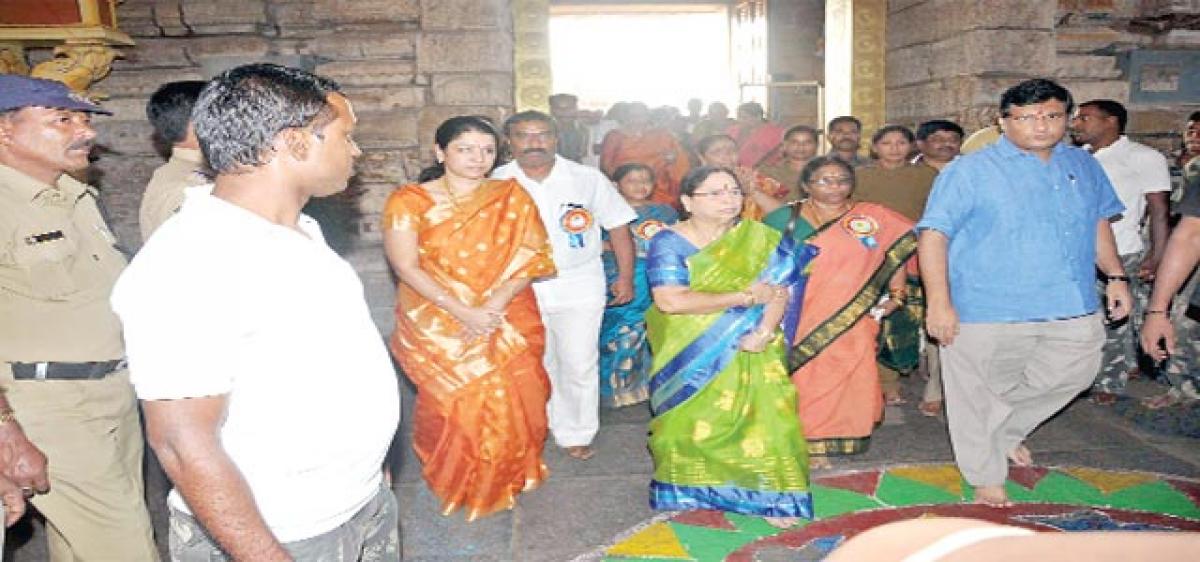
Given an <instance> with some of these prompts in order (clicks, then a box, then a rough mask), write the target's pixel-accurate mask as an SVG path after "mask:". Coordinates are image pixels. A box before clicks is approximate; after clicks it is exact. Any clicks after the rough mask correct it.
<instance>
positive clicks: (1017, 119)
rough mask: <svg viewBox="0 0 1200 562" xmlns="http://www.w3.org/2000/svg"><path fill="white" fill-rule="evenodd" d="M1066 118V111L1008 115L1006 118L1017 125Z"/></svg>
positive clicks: (1056, 120)
mask: <svg viewBox="0 0 1200 562" xmlns="http://www.w3.org/2000/svg"><path fill="white" fill-rule="evenodd" d="M1066 118H1067V114H1066V113H1062V112H1054V113H1030V114H1028V115H1013V114H1011V113H1010V114H1009V115H1008V120H1009V121H1012V122H1013V123H1017V124H1019V125H1032V124H1033V123H1034V122H1037V121H1043V122H1046V123H1059V122H1062V121H1063V120H1065V119H1066Z"/></svg>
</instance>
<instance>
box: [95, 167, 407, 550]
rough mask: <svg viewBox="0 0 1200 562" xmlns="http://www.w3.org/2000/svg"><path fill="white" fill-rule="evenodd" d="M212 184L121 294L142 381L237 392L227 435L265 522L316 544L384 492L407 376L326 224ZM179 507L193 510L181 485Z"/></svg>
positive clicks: (149, 251) (167, 227) (160, 388)
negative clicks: (253, 206)
mask: <svg viewBox="0 0 1200 562" xmlns="http://www.w3.org/2000/svg"><path fill="white" fill-rule="evenodd" d="M210 190H211V187H210V186H201V187H200V188H193V189H191V190H189V191H188V193H187V195H186V199H185V201H184V204H183V208H182V210H180V212H179V213H178V214H177V215H175V216H173V217H171V218H170V219H169V220H167V222H166V223H164V224H163V226H162V227H161V228H160V229H159V230H158V231H156V232H155V234H154V236H153V237H151V238H150V240H149V241H148V242H147V243H146V245H145V246H144V247H143V248H142V250H141V252H140V253H139V254H138V255H137V257H136V258H134V260H133V263H132V264H130V267H129V268H128V269H126V270H125V273H124V274H123V275H122V276H121V278H120V279H119V280H118V281H117V285H116V288H115V289H114V290H113V296H112V304H113V309H114V310H115V311H116V312H117V314H118V315H120V317H121V320H122V322H123V323H124V326H125V340H126V349H127V352H128V358H129V366H130V376H131V380H132V382H133V385H134V388H135V390H136V392H137V395H138V397H139V398H141V399H143V400H170V399H179V398H195V397H204V396H218V395H227V397H228V412H227V417H226V419H225V422H224V424H223V426H222V427H221V444H222V446H223V448H224V450H225V452H226V453H227V454H228V455H229V457H230V458H231V459H232V460H233V463H234V464H235V465H237V467H238V470H239V471H240V472H241V473H242V475H243V476H244V477H245V479H246V482H247V484H248V485H249V487H250V491H251V492H252V493H253V495H254V501H255V503H256V504H257V506H258V509H259V511H260V512H261V513H262V516H263V518H264V520H265V521H266V523H267V526H268V527H269V528H270V529H271V531H272V533H274V534H275V536H276V538H277V539H278V540H280V541H281V542H292V541H297V540H301V539H306V538H310V537H314V536H317V535H320V534H322V533H325V532H328V531H330V530H332V529H334V528H336V527H338V526H339V525H341V524H343V523H345V522H346V521H347V520H349V519H350V517H351V516H353V515H354V514H355V513H356V512H357V511H358V510H359V509H360V508H361V507H362V506H363V505H365V504H366V503H367V501H369V500H370V499H371V498H372V497H374V496H375V494H377V493H378V492H379V486H380V482H381V478H382V474H381V471H380V467H381V465H382V463H383V458H384V455H385V453H386V452H387V449H388V446H389V445H390V443H391V441H392V436H393V434H394V433H395V431H396V427H397V423H398V421H399V409H400V403H399V394H398V389H397V385H396V373H395V370H394V368H393V367H392V363H391V359H390V358H389V357H388V353H387V349H386V348H385V346H384V344H383V340H382V338H381V336H380V334H379V331H378V329H377V328H376V327H375V324H374V323H373V322H372V320H371V316H370V314H369V312H368V308H367V303H366V300H365V298H364V296H363V286H362V282H361V281H360V280H359V278H358V275H357V274H356V273H355V271H354V269H353V268H352V267H351V266H350V264H349V263H347V262H346V261H345V260H343V259H342V258H341V257H339V256H338V255H337V254H335V253H334V252H333V250H331V249H330V248H329V246H327V245H326V244H325V240H324V238H323V237H322V235H321V230H320V227H319V226H318V225H317V223H316V221H314V220H313V219H311V218H309V217H307V216H301V218H300V222H299V226H300V229H301V230H303V231H304V234H301V233H300V232H297V231H295V230H292V229H289V228H286V227H282V226H279V225H276V224H273V223H270V222H268V221H266V220H264V219H262V218H261V217H259V216H258V215H255V214H253V213H251V212H250V211H247V210H245V209H243V208H241V207H238V206H235V205H233V204H231V203H228V202H226V201H224V200H222V199H218V198H216V197H213V196H211V195H209V191H210ZM306 235H307V236H306ZM170 502H171V504H172V505H173V506H175V507H176V508H179V509H183V510H185V511H187V510H188V508H187V505H186V503H185V500H184V499H182V498H181V497H180V495H179V493H178V490H173V491H172V492H171V496H170Z"/></svg>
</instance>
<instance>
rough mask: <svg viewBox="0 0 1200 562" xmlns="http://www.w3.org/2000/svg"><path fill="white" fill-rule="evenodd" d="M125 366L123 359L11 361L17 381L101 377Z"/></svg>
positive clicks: (75, 379) (70, 379) (71, 379)
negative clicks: (67, 361) (85, 361)
mask: <svg viewBox="0 0 1200 562" xmlns="http://www.w3.org/2000/svg"><path fill="white" fill-rule="evenodd" d="M124 368H125V360H124V359H113V360H112V361H90V362H87V363H58V362H52V361H51V362H42V363H13V364H12V372H13V378H14V379H16V380H19V381H29V380H39V381H51V380H52V381H77V380H93V379H102V378H104V377H106V376H108V375H109V373H112V372H114V371H119V370H121V369H124Z"/></svg>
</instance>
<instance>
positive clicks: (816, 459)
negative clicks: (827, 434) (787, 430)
mask: <svg viewBox="0 0 1200 562" xmlns="http://www.w3.org/2000/svg"><path fill="white" fill-rule="evenodd" d="M808 468H810V469H812V470H824V469H830V468H833V463H832V462H829V457H827V456H825V455H809V457H808Z"/></svg>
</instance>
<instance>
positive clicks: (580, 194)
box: [492, 156, 637, 302]
mask: <svg viewBox="0 0 1200 562" xmlns="http://www.w3.org/2000/svg"><path fill="white" fill-rule="evenodd" d="M492 176H493V177H495V178H498V179H509V178H516V179H517V181H518V182H520V184H521V186H522V187H524V188H525V191H527V192H529V195H530V196H531V197H532V198H533V201H534V202H535V203H536V204H537V206H538V214H539V215H541V217H542V222H543V223H545V225H546V232H547V233H548V234H549V235H550V246H551V248H552V249H553V253H554V265H555V267H556V268H557V269H558V275H557V276H556V277H552V278H549V279H544V280H539V281H536V282H534V284H533V288H534V291H535V292H536V293H537V295H538V299H539V302H542V301H543V300H544V299H546V298H552V299H554V301H555V302H584V301H595V300H600V301H603V300H604V298H605V294H604V264H603V262H601V261H600V255H601V253H602V252H603V247H602V239H601V232H600V229H602V228H603V229H604V230H611V229H614V228H617V227H619V226H622V225H626V224H629V223H631V222H633V221H634V220H636V219H637V212H636V211H634V210H633V208H632V207H630V206H629V203H626V202H625V199H624V198H622V197H621V194H620V193H618V192H617V189H616V188H615V187H614V186H613V184H612V182H611V181H609V179H608V177H607V176H605V175H604V174H603V173H601V172H600V170H597V169H596V168H592V167H590V166H584V165H582V164H578V163H576V162H572V161H570V160H567V159H566V158H563V157H561V156H555V157H554V167H553V168H551V169H550V175H549V176H547V177H546V179H545V180H542V181H540V182H539V181H536V180H533V179H530V178H529V176H527V175H525V172H524V171H522V170H521V167H520V166H518V165H517V162H516V161H515V160H514V161H512V162H509V163H508V164H505V165H503V166H501V167H499V168H496V171H495V172H493V173H492ZM597 279H598V280H599V281H598V283H599V285H598V286H599V293H598V294H596V286H597V285H596V283H597ZM579 282H583V283H587V284H588V285H587V289H586V290H581V286H580V285H579V284H578V283H579Z"/></svg>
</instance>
